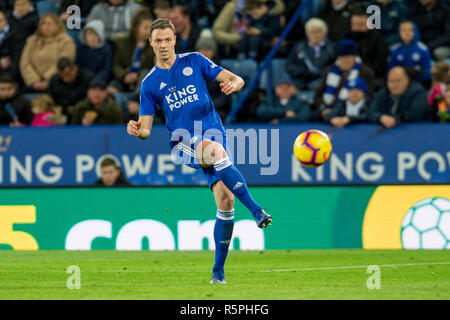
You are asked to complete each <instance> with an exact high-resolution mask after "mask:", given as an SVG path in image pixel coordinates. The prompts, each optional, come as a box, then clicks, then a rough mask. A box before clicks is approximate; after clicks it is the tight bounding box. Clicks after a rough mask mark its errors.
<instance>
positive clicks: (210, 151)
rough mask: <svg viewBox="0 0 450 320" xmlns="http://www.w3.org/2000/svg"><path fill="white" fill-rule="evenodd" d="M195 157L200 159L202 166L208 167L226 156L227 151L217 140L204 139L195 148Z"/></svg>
mask: <svg viewBox="0 0 450 320" xmlns="http://www.w3.org/2000/svg"><path fill="white" fill-rule="evenodd" d="M196 155H197V159H199V160H200V164H201V166H203V167H209V166H211V165H213V164H214V163H216V162H217V161H219V160H221V159H223V158H226V157H227V152H226V151H225V149H224V148H223V147H222V145H220V144H219V143H217V142H214V141H210V140H204V141H202V142H201V143H200V144H199V146H198V147H197V149H196Z"/></svg>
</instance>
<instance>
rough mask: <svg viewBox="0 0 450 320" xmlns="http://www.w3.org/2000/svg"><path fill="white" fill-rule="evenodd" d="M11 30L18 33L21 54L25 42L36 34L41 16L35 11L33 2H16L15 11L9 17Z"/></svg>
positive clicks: (21, 0) (28, 0)
mask: <svg viewBox="0 0 450 320" xmlns="http://www.w3.org/2000/svg"><path fill="white" fill-rule="evenodd" d="M8 21H9V24H10V26H11V28H13V29H15V30H16V32H17V36H18V39H17V42H18V43H17V44H18V47H19V49H18V50H19V52H22V49H23V47H24V46H25V42H26V40H27V39H28V37H30V36H31V35H33V33H35V32H36V29H37V28H38V24H39V16H38V14H37V13H36V11H35V10H34V7H33V2H32V1H31V0H14V11H13V12H12V13H11V15H10V16H9V19H8Z"/></svg>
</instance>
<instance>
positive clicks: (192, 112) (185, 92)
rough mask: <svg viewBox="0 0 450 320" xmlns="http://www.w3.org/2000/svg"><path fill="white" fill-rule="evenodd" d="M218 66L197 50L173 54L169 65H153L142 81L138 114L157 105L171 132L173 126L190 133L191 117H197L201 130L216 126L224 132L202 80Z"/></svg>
mask: <svg viewBox="0 0 450 320" xmlns="http://www.w3.org/2000/svg"><path fill="white" fill-rule="evenodd" d="M222 70H223V68H222V67H221V66H218V65H216V64H215V63H214V62H212V61H211V60H209V59H208V58H206V57H205V56H203V55H202V54H200V53H197V52H192V53H183V54H177V56H176V59H175V62H174V64H173V65H172V67H171V68H170V69H161V68H158V67H157V66H156V65H155V66H154V67H153V69H152V70H150V72H149V73H148V74H147V76H146V77H145V78H144V80H143V81H142V85H141V99H140V100H141V101H140V109H139V114H140V115H155V109H156V105H159V106H160V107H161V108H162V111H163V112H164V115H165V117H166V125H167V128H168V129H169V132H170V133H171V134H172V132H173V131H175V130H176V129H186V130H188V131H189V132H190V133H193V132H194V121H201V124H202V131H205V130H207V129H210V128H217V129H219V130H221V132H225V130H224V128H223V125H222V121H221V120H220V117H219V115H218V114H217V112H216V110H215V108H214V104H213V102H212V100H211V97H210V95H209V92H208V89H207V87H206V83H205V79H209V80H214V79H216V77H217V75H218V74H219V73H220V72H221V71H222Z"/></svg>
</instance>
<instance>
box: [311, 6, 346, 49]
mask: <svg viewBox="0 0 450 320" xmlns="http://www.w3.org/2000/svg"><path fill="white" fill-rule="evenodd" d="M353 7H354V5H353V1H351V0H328V1H327V4H326V5H325V7H324V8H323V9H321V10H319V12H318V13H317V17H318V18H320V19H322V20H324V21H325V22H326V24H327V26H328V30H329V33H328V37H329V38H330V39H331V41H333V42H335V43H337V42H339V41H340V40H341V39H342V38H343V37H344V35H345V34H347V32H349V31H350V16H351V12H352V10H353Z"/></svg>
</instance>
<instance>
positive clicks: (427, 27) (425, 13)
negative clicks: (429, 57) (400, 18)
mask: <svg viewBox="0 0 450 320" xmlns="http://www.w3.org/2000/svg"><path fill="white" fill-rule="evenodd" d="M449 16H450V5H449V3H448V1H437V0H418V1H415V3H414V4H411V8H410V12H409V15H408V17H409V19H411V20H412V21H413V22H415V24H416V25H417V27H418V28H419V30H420V34H421V39H422V41H423V42H424V43H425V44H426V45H427V47H428V48H429V49H430V51H431V52H432V54H433V56H434V57H435V58H436V59H437V60H442V59H445V58H448V57H450V36H449V34H450V19H449V18H448V17H449Z"/></svg>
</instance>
